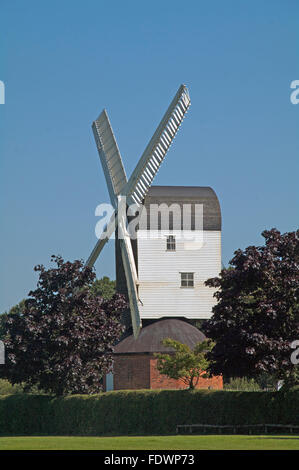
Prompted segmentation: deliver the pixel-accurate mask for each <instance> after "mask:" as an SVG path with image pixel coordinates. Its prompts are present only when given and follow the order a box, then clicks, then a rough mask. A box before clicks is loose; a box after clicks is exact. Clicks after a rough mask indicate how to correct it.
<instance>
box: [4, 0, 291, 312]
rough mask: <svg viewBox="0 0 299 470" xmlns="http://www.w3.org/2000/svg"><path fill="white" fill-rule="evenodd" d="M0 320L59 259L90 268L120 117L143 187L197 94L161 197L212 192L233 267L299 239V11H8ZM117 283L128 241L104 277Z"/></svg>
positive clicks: (120, 135) (173, 5) (139, 7)
mask: <svg viewBox="0 0 299 470" xmlns="http://www.w3.org/2000/svg"><path fill="white" fill-rule="evenodd" d="M0 24H1V28H0V38H1V40H0V80H2V81H4V82H5V85H6V104H5V105H0V152H1V186H0V187H1V280H0V282H1V283H0V285H1V297H0V312H2V311H4V310H6V309H8V308H10V307H11V306H13V305H15V304H16V303H17V302H18V301H20V300H21V299H22V298H24V297H26V295H27V293H28V291H29V290H30V289H32V288H34V287H35V285H36V280H37V278H36V274H35V273H34V272H33V266H34V265H36V264H39V263H43V264H45V265H46V266H50V262H49V261H50V256H51V255H52V254H61V255H62V256H63V257H64V258H65V259H69V260H74V259H78V258H83V259H86V258H87V257H88V255H89V253H90V250H91V249H92V248H93V246H94V244H95V242H96V237H95V233H94V228H95V224H96V222H97V218H96V217H95V215H94V211H95V207H96V206H97V205H98V204H99V203H101V202H108V193H107V189H106V184H105V181H104V176H103V173H102V169H101V166H100V161H99V158H98V154H97V150H96V147H95V143H94V140H93V135H92V131H91V123H92V121H93V120H94V119H95V118H96V117H97V116H98V114H99V113H100V112H101V110H102V109H103V108H104V107H106V108H107V110H108V113H109V116H110V119H111V122H112V126H113V129H114V132H115V135H116V137H117V141H118V144H119V146H120V150H121V154H122V158H123V160H124V164H125V167H126V171H127V174H128V175H130V173H131V171H132V170H133V169H134V167H135V164H136V162H137V160H138V159H139V157H140V155H141V153H142V151H143V150H144V148H145V145H146V144H147V142H148V140H149V138H150V137H151V136H152V133H153V131H154V130H155V128H156V125H157V124H158V122H159V120H160V118H161V117H162V114H163V113H164V111H165V109H166V107H167V106H168V104H169V102H170V100H171V99H172V97H173V95H174V93H175V92H176V90H177V88H178V86H179V85H180V84H181V83H185V84H186V85H187V86H188V88H189V90H190V96H191V101H192V106H191V108H190V111H189V113H188V116H187V118H186V119H185V120H184V123H183V126H182V128H181V130H180V132H179V134H178V136H177V138H176V140H175V143H174V145H173V146H172V147H171V150H170V152H169V153H168V155H167V157H166V159H165V162H164V163H163V165H162V167H161V169H160V171H159V173H158V175H157V177H156V179H155V182H154V184H160V185H195V186H196V185H198V186H211V187H213V188H214V190H215V191H216V193H217V195H218V197H219V199H220V203H221V208H222V217H223V262H224V263H225V264H226V265H227V263H228V261H229V260H230V259H231V258H232V256H233V252H234V251H235V250H236V249H237V248H245V247H246V246H248V245H252V244H261V243H262V237H261V236H260V233H261V232H262V230H264V229H266V228H267V229H269V228H272V227H277V228H278V229H279V230H281V231H282V232H286V231H292V230H295V229H296V228H297V227H298V206H299V201H298V170H299V164H298V157H299V152H298V150H299V145H298V144H299V139H298V133H299V105H297V106H295V105H292V104H291V103H290V92H291V90H290V83H291V81H293V80H296V79H297V80H299V2H298V1H297V0H279V1H277V0H226V1H223V0H217V1H213V0H211V1H203V0H197V1H188V0H187V1H185V2H181V1H176V0H166V1H161V0H160V1H156V0H152V1H149V2H145V1H141V0H139V1H130V0H128V1H126V2H124V1H114V2H108V1H101V0H97V1H95V0H86V1H84V2H82V1H77V0H72V1H70V0H64V1H56V0H54V1H53V0H52V1H51V2H46V1H34V0H28V1H24V0H22V1H21V0H13V1H11V0H2V1H1V11H0ZM96 270H97V275H98V277H100V276H102V275H104V274H106V275H109V276H110V277H113V278H114V275H115V274H114V273H115V267H114V247H113V242H110V243H109V244H108V246H106V248H105V251H104V252H103V253H102V256H101V257H100V258H99V260H98V261H97V263H96Z"/></svg>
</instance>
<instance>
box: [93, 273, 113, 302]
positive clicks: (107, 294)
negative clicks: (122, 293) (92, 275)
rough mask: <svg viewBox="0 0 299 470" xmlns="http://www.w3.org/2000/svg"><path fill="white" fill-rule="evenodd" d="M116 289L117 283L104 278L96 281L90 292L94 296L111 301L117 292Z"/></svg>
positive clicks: (106, 277)
mask: <svg viewBox="0 0 299 470" xmlns="http://www.w3.org/2000/svg"><path fill="white" fill-rule="evenodd" d="M115 288H116V287H115V281H112V280H111V279H110V278H109V277H108V276H104V277H102V278H101V279H97V280H96V281H94V283H93V284H92V286H91V288H90V290H91V292H92V293H93V294H94V295H97V296H100V297H102V298H103V299H105V300H110V299H112V297H113V296H114V294H115V292H116V290H115Z"/></svg>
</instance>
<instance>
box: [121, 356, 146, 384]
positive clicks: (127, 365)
mask: <svg viewBox="0 0 299 470" xmlns="http://www.w3.org/2000/svg"><path fill="white" fill-rule="evenodd" d="M149 362H150V356H149V355H147V354H134V355H133V354H132V355H130V354H127V355H121V356H114V365H113V373H114V390H137V389H142V388H150V364H149Z"/></svg>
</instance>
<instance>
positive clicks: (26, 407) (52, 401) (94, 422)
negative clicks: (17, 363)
mask: <svg viewBox="0 0 299 470" xmlns="http://www.w3.org/2000/svg"><path fill="white" fill-rule="evenodd" d="M298 409H299V391H294V392H288V393H287V392H285V393H282V392H273V393H272V392H239V391H212V390H193V391H188V390H136V391H115V392H108V393H102V394H99V395H91V396H88V395H71V396H67V397H63V398H54V397H50V396H43V395H26V394H19V395H7V396H3V397H0V430H1V431H0V432H1V434H2V435H4V434H17V435H20V434H21V435H34V434H35V435H37V434H48V435H109V434H115V435H122V434H172V433H175V430H176V425H177V424H219V425H223V424H299V413H298Z"/></svg>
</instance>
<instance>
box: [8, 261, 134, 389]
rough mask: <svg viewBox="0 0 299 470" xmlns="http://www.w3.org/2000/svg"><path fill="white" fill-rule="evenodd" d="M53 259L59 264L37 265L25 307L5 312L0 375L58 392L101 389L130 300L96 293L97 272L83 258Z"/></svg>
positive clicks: (16, 381)
mask: <svg viewBox="0 0 299 470" xmlns="http://www.w3.org/2000/svg"><path fill="white" fill-rule="evenodd" d="M52 261H54V262H55V263H56V265H57V267H56V268H53V269H48V270H46V269H45V268H44V266H42V265H39V266H36V267H35V268H34V269H35V271H37V272H39V281H38V285H37V289H36V290H34V291H31V292H29V298H28V299H26V300H25V306H24V310H23V311H22V312H17V313H14V314H12V315H8V316H7V319H6V321H5V337H4V343H5V352H6V363H5V365H4V366H2V368H3V371H2V374H1V375H2V377H3V378H7V379H8V380H9V381H10V382H11V383H12V384H16V383H26V386H27V388H30V387H32V386H34V385H36V386H37V387H38V388H39V389H41V390H43V391H46V392H49V393H53V394H55V395H64V394H67V393H96V392H99V391H100V390H101V384H100V379H101V377H103V375H104V374H105V373H107V372H108V371H110V369H111V365H112V352H113V346H114V344H115V343H116V342H117V341H118V340H119V338H120V335H121V333H122V331H123V327H122V325H121V323H120V316H121V314H122V312H123V310H124V309H125V308H126V302H125V301H124V299H123V297H122V296H120V295H118V294H116V295H115V296H114V297H113V298H112V299H110V300H104V299H103V298H101V297H99V296H95V295H93V294H92V293H91V291H90V287H91V285H92V283H93V282H94V278H95V274H94V272H93V271H92V270H91V269H90V268H88V267H84V265H83V262H82V261H78V260H77V261H74V262H64V260H63V259H62V258H61V257H60V256H52ZM2 368H1V370H2Z"/></svg>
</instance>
